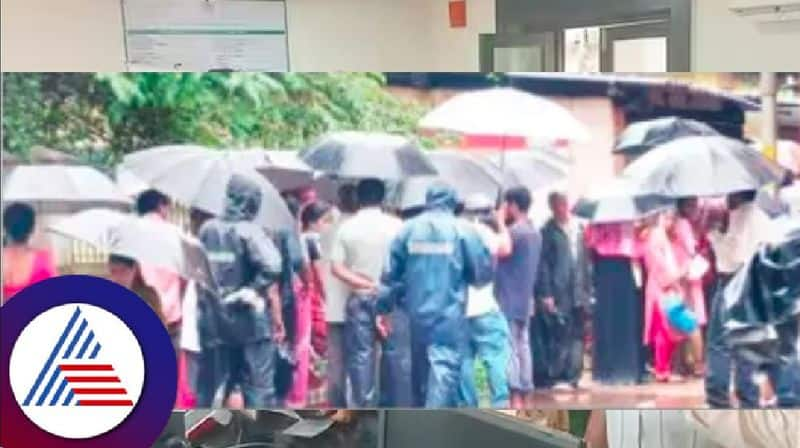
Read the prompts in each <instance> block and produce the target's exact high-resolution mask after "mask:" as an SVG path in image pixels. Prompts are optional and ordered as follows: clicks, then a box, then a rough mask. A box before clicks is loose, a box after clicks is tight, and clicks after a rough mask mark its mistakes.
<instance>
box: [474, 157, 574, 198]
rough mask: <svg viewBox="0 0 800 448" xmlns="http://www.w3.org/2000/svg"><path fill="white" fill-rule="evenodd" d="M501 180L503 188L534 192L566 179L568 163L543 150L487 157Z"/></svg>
mask: <svg viewBox="0 0 800 448" xmlns="http://www.w3.org/2000/svg"><path fill="white" fill-rule="evenodd" d="M489 160H491V162H492V164H493V167H489V169H494V170H497V171H499V173H500V176H502V179H503V188H504V189H505V188H510V187H517V186H523V187H526V188H527V189H528V190H529V191H531V192H535V191H538V190H540V189H542V188H546V187H548V186H551V185H553V184H555V183H557V182H559V181H561V180H563V179H565V178H566V177H567V175H568V174H569V165H568V161H567V160H566V159H564V158H562V157H560V156H557V155H555V154H549V153H548V152H547V151H544V150H535V149H529V150H521V151H504V153H503V154H498V153H495V154H492V155H491V156H490V157H489Z"/></svg>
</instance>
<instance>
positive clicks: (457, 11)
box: [450, 0, 467, 28]
mask: <svg viewBox="0 0 800 448" xmlns="http://www.w3.org/2000/svg"><path fill="white" fill-rule="evenodd" d="M466 26H467V1H466V0H454V1H451V2H450V28H464V27H466Z"/></svg>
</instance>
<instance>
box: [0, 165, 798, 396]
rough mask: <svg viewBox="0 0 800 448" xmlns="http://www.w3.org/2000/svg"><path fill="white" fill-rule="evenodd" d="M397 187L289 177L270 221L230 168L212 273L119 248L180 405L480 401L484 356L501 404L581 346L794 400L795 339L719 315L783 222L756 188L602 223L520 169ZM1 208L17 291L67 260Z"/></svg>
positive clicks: (578, 359)
mask: <svg viewBox="0 0 800 448" xmlns="http://www.w3.org/2000/svg"><path fill="white" fill-rule="evenodd" d="M386 191H387V187H386V185H385V183H384V182H383V181H380V180H378V179H362V180H360V181H358V182H356V183H351V184H345V185H342V186H341V187H340V189H339V192H338V194H339V200H338V201H337V203H336V204H329V203H326V202H324V201H322V200H320V199H318V198H317V196H316V195H315V194H314V192H313V190H302V191H298V192H293V193H287V194H286V195H285V200H286V201H287V204H288V206H289V209H290V210H291V211H292V213H293V214H294V216H295V217H296V220H297V225H296V228H293V229H280V230H270V229H265V228H263V227H261V226H260V225H259V224H257V223H256V222H255V221H254V220H253V218H254V217H255V216H256V215H257V214H258V211H259V206H260V204H261V198H260V191H259V189H258V186H257V185H255V184H253V183H252V181H250V180H249V179H248V178H246V177H244V176H237V175H234V176H233V177H232V178H231V180H230V182H229V183H228V185H227V192H226V193H227V194H226V198H227V202H226V208H225V212H224V213H223V214H222V215H220V216H211V215H208V214H206V213H203V212H201V211H199V210H192V212H191V226H190V227H191V232H192V233H193V234H194V235H195V236H196V238H197V240H198V242H199V244H201V245H202V247H203V248H204V249H205V252H206V254H207V257H208V261H209V263H210V266H211V271H212V272H213V275H214V280H215V283H216V290H215V291H210V290H208V289H207V288H203V287H201V286H200V285H196V284H194V282H192V281H188V280H187V279H185V278H182V277H180V276H179V275H178V274H176V273H174V272H170V271H168V270H165V269H163V268H157V267H152V266H148V265H147V264H145V263H140V262H138V261H137V260H134V259H131V258H128V257H125V256H122V255H119V254H112V255H111V256H110V258H109V259H108V275H109V278H110V279H112V280H114V281H116V282H118V283H120V284H122V285H124V286H126V287H128V288H130V289H132V290H133V291H135V292H137V293H138V294H139V295H140V296H141V297H142V299H143V300H145V301H146V302H147V303H148V304H149V305H150V306H151V307H152V308H153V309H154V311H155V312H156V313H157V314H158V316H159V318H160V319H161V320H162V322H163V323H164V325H165V327H166V328H167V331H168V332H169V334H170V336H171V338H172V340H173V344H174V346H175V349H176V352H177V353H178V361H179V372H180V378H179V391H178V397H177V402H176V406H177V407H180V408H190V407H217V406H229V407H241V406H244V407H247V408H268V407H284V406H285V407H290V408H323V407H331V408H348V407H352V408H370V407H376V406H381V407H431V408H433V407H455V406H468V407H477V406H479V405H480V404H481V396H480V395H481V391H480V390H479V387H478V386H477V382H478V381H477V379H476V372H478V371H479V370H480V371H482V372H483V375H482V376H483V377H485V379H486V383H487V385H488V400H489V401H490V404H491V406H492V407H494V408H508V407H512V408H517V409H521V408H525V407H530V406H531V404H532V401H531V400H532V397H533V394H532V393H533V392H534V390H537V391H538V390H543V389H549V388H553V387H557V388H571V389H575V388H579V387H580V385H581V381H582V378H583V377H584V371H585V368H584V358H585V355H586V354H587V353H591V354H592V355H593V360H592V367H591V371H592V380H593V381H595V382H599V383H607V384H640V383H643V382H649V381H657V382H669V381H673V380H674V379H675V377H676V373H681V374H683V375H689V376H695V377H700V378H705V387H706V392H707V400H708V402H709V403H710V404H711V405H713V406H719V407H728V406H730V405H731V397H730V393H729V388H730V384H731V381H732V377H731V372H732V371H733V372H734V374H733V377H734V378H735V381H734V384H735V391H736V393H735V397H736V401H737V402H738V403H739V404H740V405H742V406H748V407H756V406H759V405H760V404H761V403H760V400H761V396H760V392H759V388H758V387H757V386H756V384H755V383H754V380H753V377H754V375H753V374H754V372H756V371H759V370H760V371H764V372H765V373H766V374H767V376H768V378H769V380H770V383H771V385H772V388H773V389H774V390H775V392H776V395H777V400H778V404H779V405H781V406H795V405H796V404H797V400H798V397H797V393H798V391H799V389H798V386H799V385H800V367H798V364H797V360H796V359H794V360H793V361H791V362H788V363H776V364H770V365H756V364H754V363H752V362H750V361H748V360H746V359H743V358H741V357H738V356H736V354H735V353H733V352H732V351H731V350H730V348H729V346H728V344H727V343H726V341H725V339H724V335H723V331H722V322H721V317H720V316H721V310H720V309H721V307H722V305H721V301H722V299H721V291H722V289H723V288H724V286H725V284H726V283H727V282H728V281H729V280H730V278H731V276H732V275H733V274H734V273H735V272H736V271H737V270H738V269H740V268H741V267H742V266H743V265H745V264H746V263H747V261H748V260H749V258H750V257H751V256H752V255H753V254H754V253H755V252H756V250H757V249H758V247H759V245H760V244H763V243H766V242H769V241H770V238H771V236H772V233H771V231H770V230H769V229H770V225H771V221H770V218H769V217H768V216H767V215H766V214H765V213H764V211H762V209H761V208H760V207H758V205H757V204H756V200H755V199H756V192H754V191H749V192H740V193H735V194H731V195H729V196H728V197H727V198H726V200H724V201H719V200H717V201H714V200H708V199H698V198H693V197H689V198H683V199H681V200H679V201H678V202H677V207H676V208H675V209H674V210H663V211H658V212H654V213H651V214H649V215H647V216H643V217H642V218H641V219H639V220H638V221H635V222H621V223H613V224H591V223H585V222H581V221H579V220H578V219H577V218H575V217H574V216H572V213H571V208H570V203H569V199H568V197H567V195H566V194H564V193H563V192H558V191H555V192H552V193H551V194H550V195H549V198H548V205H549V208H550V212H551V216H550V217H549V219H548V220H547V221H546V223H545V224H544V225H543V226H541V227H537V226H536V225H535V224H534V221H533V220H532V219H531V216H530V214H531V213H530V211H531V203H532V199H531V193H530V192H529V191H528V190H527V189H525V188H524V187H515V188H509V189H506V190H504V191H503V192H502V197H501V198H499V200H498V198H492V197H488V196H485V195H481V194H476V195H473V196H469V197H464V198H461V197H458V196H457V194H456V192H455V190H453V189H452V188H451V187H449V186H448V185H446V184H444V183H434V184H433V185H432V186H431V187H430V188H429V189H428V191H427V196H426V203H425V206H424V207H420V208H418V209H416V210H405V211H402V212H398V211H394V210H388V209H387V208H386V207H385V206H384V204H385V203H386ZM170 210H171V201H170V199H169V198H168V197H167V196H165V195H163V194H161V193H159V192H158V191H155V190H147V191H145V192H143V193H141V194H140V195H139V196H138V198H137V202H136V212H137V213H138V214H139V215H141V216H142V217H143V218H144V219H157V220H164V221H167V220H168V219H169V214H170ZM3 221H4V223H3V225H4V229H5V239H6V241H5V243H6V244H5V246H4V249H3V258H4V263H3V300H4V301H6V300H9V299H10V298H11V297H12V296H13V295H14V294H15V293H16V292H17V291H19V290H20V289H22V288H24V287H25V286H26V285H28V284H31V283H34V282H36V281H40V280H42V279H45V278H48V277H50V276H53V275H56V269H55V266H54V263H53V259H52V256H51V255H50V254H49V252H48V251H43V250H39V249H33V248H32V247H31V246H30V244H28V241H29V239H30V236H31V234H32V232H33V230H34V228H35V213H34V211H33V209H32V208H31V207H30V206H28V205H25V204H21V203H14V204H10V205H8V206H6V208H5V210H4V213H3ZM795 334H796V333H795ZM589 343H590V344H591V350H590V351H589V350H588V349H589ZM477 366H480V367H477Z"/></svg>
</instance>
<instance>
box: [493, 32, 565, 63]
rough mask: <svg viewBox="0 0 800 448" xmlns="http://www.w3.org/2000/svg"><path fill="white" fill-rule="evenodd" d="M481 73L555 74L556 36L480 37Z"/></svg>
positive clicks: (556, 59)
mask: <svg viewBox="0 0 800 448" xmlns="http://www.w3.org/2000/svg"><path fill="white" fill-rule="evenodd" d="M480 68H481V71H482V72H554V71H557V70H558V47H557V42H556V33H553V32H544V33H535V34H519V35H511V34H482V35H481V36H480Z"/></svg>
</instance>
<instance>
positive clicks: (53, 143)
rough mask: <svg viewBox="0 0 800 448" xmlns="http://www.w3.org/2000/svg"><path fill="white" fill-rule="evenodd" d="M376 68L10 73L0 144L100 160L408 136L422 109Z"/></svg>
mask: <svg viewBox="0 0 800 448" xmlns="http://www.w3.org/2000/svg"><path fill="white" fill-rule="evenodd" d="M384 83H385V81H384V78H383V76H382V75H379V74H373V73H288V74H273V73H135V74H134V73H96V74H69V73H48V74H39V73H8V74H5V76H4V79H3V89H4V93H5V95H4V99H3V106H4V109H5V110H4V113H3V131H4V135H3V144H4V147H5V149H6V150H8V151H10V152H13V153H17V154H22V155H23V156H24V155H25V154H26V152H27V151H28V150H29V149H30V148H31V147H32V146H35V145H43V146H49V147H53V148H58V149H65V150H68V151H69V152H72V153H76V154H81V155H84V156H85V157H86V158H89V159H91V160H93V161H95V162H97V163H100V164H109V163H113V162H114V161H115V160H117V159H118V158H119V157H121V156H122V155H124V154H125V153H127V152H130V151H134V150H136V149H141V148H145V147H149V146H154V145H160V144H178V143H196V144H201V145H207V146H211V147H225V148H228V147H265V148H286V149H291V148H299V147H302V146H304V145H307V144H308V143H309V142H310V141H311V140H313V139H315V138H317V137H318V136H320V135H321V134H323V133H324V132H327V131H330V130H344V129H357V130H373V131H385V132H395V133H401V134H412V133H414V132H415V128H416V123H417V121H418V120H419V118H420V117H421V115H422V113H423V112H424V111H423V110H422V108H421V106H420V105H418V104H415V103H411V102H408V101H404V100H402V99H399V98H397V97H395V96H394V95H392V94H390V93H389V92H387V91H386V90H385V89H384Z"/></svg>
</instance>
